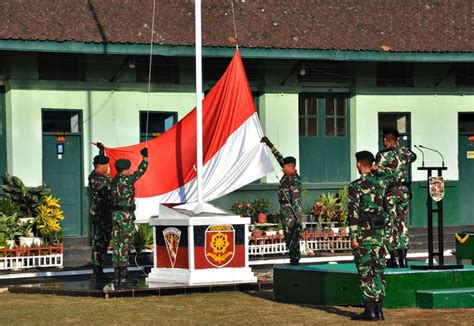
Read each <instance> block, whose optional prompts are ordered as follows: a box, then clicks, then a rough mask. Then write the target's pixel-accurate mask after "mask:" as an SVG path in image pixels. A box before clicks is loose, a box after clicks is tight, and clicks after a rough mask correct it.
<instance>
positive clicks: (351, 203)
mask: <svg viewBox="0 0 474 326" xmlns="http://www.w3.org/2000/svg"><path fill="white" fill-rule="evenodd" d="M359 203H360V195H359V192H358V190H357V188H356V187H355V185H354V183H351V184H350V185H349V196H348V200H347V211H348V214H349V229H350V233H349V237H350V238H351V239H356V238H357V236H358V229H359V206H360V204H359Z"/></svg>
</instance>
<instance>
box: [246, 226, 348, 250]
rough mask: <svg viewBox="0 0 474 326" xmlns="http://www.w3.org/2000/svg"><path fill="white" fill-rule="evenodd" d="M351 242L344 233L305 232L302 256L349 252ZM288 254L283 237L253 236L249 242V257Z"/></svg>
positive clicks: (302, 234)
mask: <svg viewBox="0 0 474 326" xmlns="http://www.w3.org/2000/svg"><path fill="white" fill-rule="evenodd" d="M348 250H351V241H350V239H349V236H348V235H347V234H346V233H345V232H344V231H340V232H332V231H304V232H302V233H301V235H300V251H301V254H302V255H311V254H315V253H316V252H318V251H329V252H336V251H348ZM287 252H288V248H287V247H286V243H285V239H284V237H283V235H271V236H267V235H262V236H257V237H255V236H251V237H250V240H249V255H251V256H263V255H270V254H285V253H287Z"/></svg>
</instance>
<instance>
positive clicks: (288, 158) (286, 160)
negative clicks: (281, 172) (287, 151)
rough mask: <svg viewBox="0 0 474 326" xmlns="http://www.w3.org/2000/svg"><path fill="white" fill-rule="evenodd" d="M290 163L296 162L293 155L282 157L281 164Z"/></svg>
mask: <svg viewBox="0 0 474 326" xmlns="http://www.w3.org/2000/svg"><path fill="white" fill-rule="evenodd" d="M290 163H294V164H296V158H294V157H293V156H287V157H285V158H284V159H283V165H286V164H290Z"/></svg>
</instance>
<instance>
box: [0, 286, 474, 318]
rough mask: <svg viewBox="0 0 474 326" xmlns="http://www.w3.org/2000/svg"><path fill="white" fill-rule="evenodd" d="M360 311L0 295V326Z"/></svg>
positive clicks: (228, 296)
mask: <svg viewBox="0 0 474 326" xmlns="http://www.w3.org/2000/svg"><path fill="white" fill-rule="evenodd" d="M361 310H362V309H361V308H360V307H331V306H310V305H296V304H282V303H277V302H273V301H272V292H271V291H268V292H259V293H253V292H248V293H242V292H222V293H212V294H190V295H176V296H163V297H143V298H114V299H96V298H77V297H66V296H53V295H36V294H34V295H33V294H32V295H28V294H12V293H9V292H2V293H0V324H1V325H26V324H28V325H31V324H32V325H43V324H44V325H46V324H47V325H58V324H82V325H85V324H87V325H89V324H103V325H110V324H113V325H115V324H124V325H125V324H128V325H130V324H139V325H143V324H145V325H147V324H165V325H186V324H193V325H196V324H197V325H201V324H217V325H232V324H254V325H261V324H265V325H270V324H272V325H310V324H313V325H314V324H321V325H325V324H340V323H348V322H350V317H351V316H353V315H354V314H355V313H359V312H361ZM385 317H386V320H387V321H386V322H385V324H397V325H400V324H404V325H440V324H441V325H442V324H451V325H454V324H456V325H462V324H465V325H468V324H469V325H472V323H474V309H456V310H421V309H390V310H389V309H387V310H385Z"/></svg>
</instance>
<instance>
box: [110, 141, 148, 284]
mask: <svg viewBox="0 0 474 326" xmlns="http://www.w3.org/2000/svg"><path fill="white" fill-rule="evenodd" d="M140 154H142V156H143V159H142V161H141V163H140V165H139V166H138V169H137V170H136V171H135V172H133V173H132V172H131V171H130V166H131V162H130V160H127V159H118V160H117V161H115V168H116V169H117V174H116V175H115V178H114V179H113V180H112V183H111V186H110V188H111V191H112V205H113V207H112V263H113V266H114V282H115V284H116V285H118V286H120V284H123V283H126V282H127V281H128V279H127V276H128V273H127V267H128V266H129V254H130V250H131V249H132V245H133V243H132V242H133V235H134V232H135V224H134V222H135V186H134V184H135V182H136V181H137V180H138V179H139V178H140V177H141V176H142V175H143V174H144V173H145V171H146V169H147V167H148V149H147V148H146V147H145V148H143V149H142V150H141V151H140Z"/></svg>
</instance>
